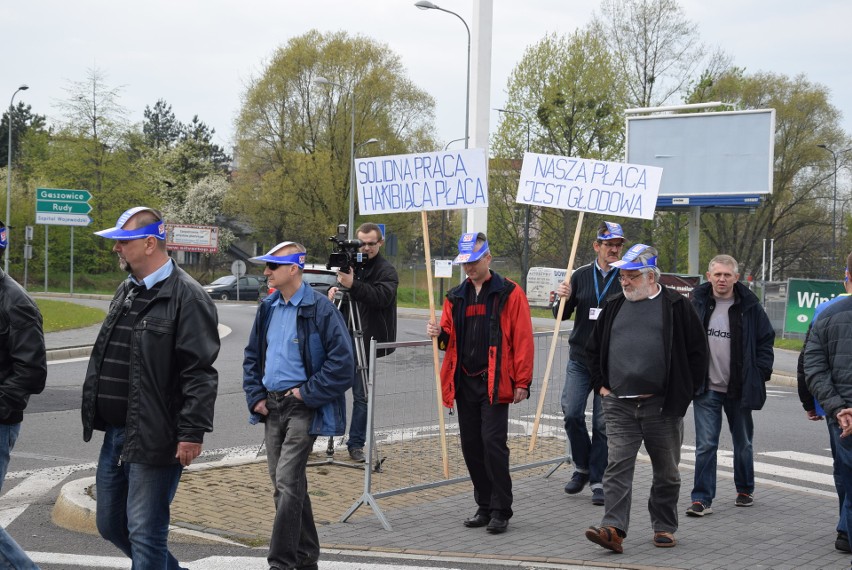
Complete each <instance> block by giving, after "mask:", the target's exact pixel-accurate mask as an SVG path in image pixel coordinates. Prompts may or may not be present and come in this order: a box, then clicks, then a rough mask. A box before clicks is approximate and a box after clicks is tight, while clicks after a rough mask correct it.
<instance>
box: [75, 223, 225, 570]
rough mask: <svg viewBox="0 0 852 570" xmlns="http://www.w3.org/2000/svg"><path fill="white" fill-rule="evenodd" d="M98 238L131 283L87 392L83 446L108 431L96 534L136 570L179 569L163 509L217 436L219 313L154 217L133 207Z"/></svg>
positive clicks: (97, 355) (92, 363)
mask: <svg viewBox="0 0 852 570" xmlns="http://www.w3.org/2000/svg"><path fill="white" fill-rule="evenodd" d="M96 234H97V235H100V236H101V237H105V238H107V239H112V240H114V243H115V245H114V246H113V248H112V249H113V251H114V252H115V253H116V254H118V260H119V265H120V266H121V268H122V269H125V270H126V271H127V272H128V273H129V274H130V277H129V278H128V279H127V280H126V281H124V282H122V283H121V285H119V287H118V289H117V290H116V293H115V296H114V297H113V300H112V303H111V304H110V309H109V314H108V315H107V317H106V320H105V321H104V324H103V326H102V327H101V331H100V333H98V338H97V340H96V341H95V345H94V346H93V348H92V355H91V358H90V360H89V368H88V370H87V372H86V380H85V382H84V384H83V403H82V407H81V412H82V419H83V439H84V440H85V441H89V440H90V439H91V437H92V430H94V429H97V430H103V431H105V434H104V441H103V445H102V447H101V453H100V458H99V460H98V469H97V475H96V485H97V517H96V518H97V526H98V531H99V532H100V534H101V536H103V537H104V538H105V539H107V540H109V541H110V542H112V543H113V544H115V546H117V547H118V548H119V549H120V550H121V551H122V552H124V553H125V554H126V555H127V556H128V557H130V558H131V559H132V560H133V566H134V568H136V567H139V568H164V569H168V570H172V569H178V568H180V565H179V564H178V561H177V560H176V559H175V557H174V556H173V555H172V554H171V553H170V552H169V550H168V547H167V539H168V527H169V505H170V504H171V501H172V499H173V498H174V494H175V492H176V491H177V485H178V481H179V480H180V475H181V472H182V470H183V468H184V467H186V466H188V465H189V464H190V463H192V461H193V460H194V459H195V458H196V457H198V455H199V454H200V453H201V447H202V442H203V439H204V433H205V432H210V431H212V430H213V407H214V404H215V402H216V390H217V384H218V375H217V373H216V369H215V368H213V362H214V361H215V360H216V356H217V355H218V353H219V334H218V330H217V326H218V317H217V314H216V307H215V305H214V304H213V301H212V299H211V298H210V296H209V295H208V294H207V293H205V292H204V290H203V289H202V288H201V286H200V285H199V284H198V283H197V282H196V281H195V280H194V279H192V278H191V277H190V276H189V275H187V274H186V272H184V271H183V270H182V269H180V268H179V267H178V266H177V264H176V263H174V261H172V260H171V259H170V258H169V256H168V252H167V251H166V244H165V238H166V232H165V223H164V222H163V220H162V215H161V214H160V213H159V212H157V211H156V210H153V209H151V208H146V207H136V208H131V209H129V210H127V211H126V212H124V214H122V215H121V217H119V218H118V221H117V222H116V225H115V227H114V228H109V229H106V230H103V231H100V232H96Z"/></svg>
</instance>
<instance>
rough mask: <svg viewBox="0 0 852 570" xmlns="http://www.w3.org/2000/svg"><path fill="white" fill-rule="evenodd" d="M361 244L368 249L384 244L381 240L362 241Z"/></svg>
mask: <svg viewBox="0 0 852 570" xmlns="http://www.w3.org/2000/svg"><path fill="white" fill-rule="evenodd" d="M361 243H362V244H363V245H366V246H367V247H376V246H377V245H379V244H380V243H382V242H381V240H379V241H362V242H361Z"/></svg>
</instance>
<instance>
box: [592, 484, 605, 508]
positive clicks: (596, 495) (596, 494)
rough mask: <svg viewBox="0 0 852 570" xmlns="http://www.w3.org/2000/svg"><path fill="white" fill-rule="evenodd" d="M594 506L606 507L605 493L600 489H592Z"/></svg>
mask: <svg viewBox="0 0 852 570" xmlns="http://www.w3.org/2000/svg"><path fill="white" fill-rule="evenodd" d="M592 504H593V505H597V506H598V507H602V506H604V492H603V489H601V488H600V487H598V488H597V489H592Z"/></svg>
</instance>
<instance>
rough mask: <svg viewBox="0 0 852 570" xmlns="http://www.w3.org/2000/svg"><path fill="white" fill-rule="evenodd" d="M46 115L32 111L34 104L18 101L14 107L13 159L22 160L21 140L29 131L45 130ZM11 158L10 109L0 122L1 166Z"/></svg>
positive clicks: (4, 165) (16, 161)
mask: <svg viewBox="0 0 852 570" xmlns="http://www.w3.org/2000/svg"><path fill="white" fill-rule="evenodd" d="M44 126H45V118H44V115H37V114H34V113H33V112H32V106H31V105H27V104H25V103H24V102H23V101H18V104H17V105H16V106H15V107H13V108H12V160H14V161H15V163H16V164H17V163H18V162H20V154H21V153H20V150H21V141H22V140H23V138H24V136H25V135H26V134H27V133H29V132H38V131H44ZM8 160H9V109H6V111H5V112H4V113H3V120H2V122H0V167H3V168H5V167H6V162H7V161H8Z"/></svg>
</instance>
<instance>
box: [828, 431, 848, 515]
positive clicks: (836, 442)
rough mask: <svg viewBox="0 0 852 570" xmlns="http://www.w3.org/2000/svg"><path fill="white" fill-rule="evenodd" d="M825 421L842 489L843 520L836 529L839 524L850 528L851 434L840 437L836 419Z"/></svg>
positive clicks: (836, 472) (836, 473)
mask: <svg viewBox="0 0 852 570" xmlns="http://www.w3.org/2000/svg"><path fill="white" fill-rule="evenodd" d="M826 421H827V422H828V428H829V432H830V433H831V444H832V445H831V447H832V449H833V450H834V468H835V475H836V476H837V477H839V480H840V482H841V484H842V486H843V491H844V498H843V508H842V509H841V513H842V516H843V519H844V520H843V521H841V522H840V523H838V525H837V529H838V530H840V528H841V526H843V527H844V528H847V529H852V436H849V437H840V426H838V425H837V421H836V420H833V419H828V418H826Z"/></svg>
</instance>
